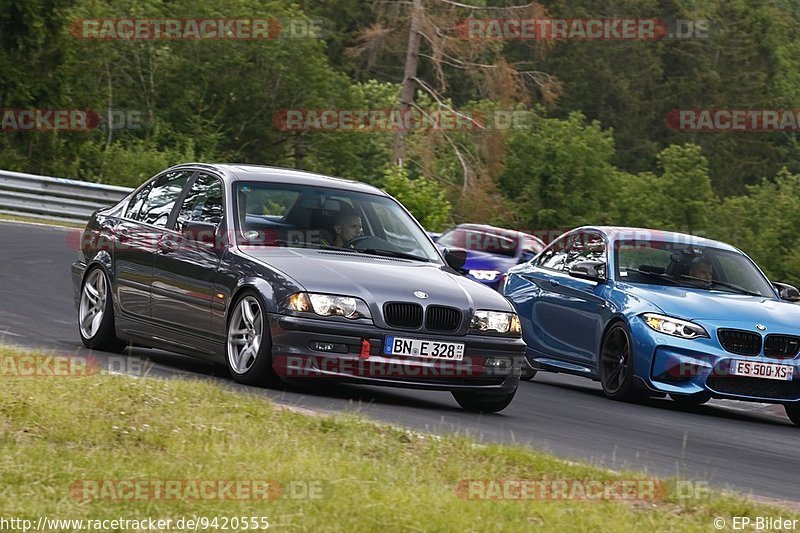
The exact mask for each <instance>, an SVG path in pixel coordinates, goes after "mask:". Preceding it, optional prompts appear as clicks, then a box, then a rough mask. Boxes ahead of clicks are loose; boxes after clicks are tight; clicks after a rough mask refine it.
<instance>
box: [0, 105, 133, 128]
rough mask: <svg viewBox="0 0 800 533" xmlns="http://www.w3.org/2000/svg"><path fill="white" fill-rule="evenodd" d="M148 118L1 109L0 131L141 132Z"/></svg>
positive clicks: (125, 112)
mask: <svg viewBox="0 0 800 533" xmlns="http://www.w3.org/2000/svg"><path fill="white" fill-rule="evenodd" d="M146 126H147V114H146V113H145V112H144V111H141V110H138V109H115V110H107V111H102V112H101V111H97V110H95V109H0V131H4V132H13V131H64V132H69V131H74V132H88V131H95V130H102V131H107V130H114V131H118V130H143V129H145V127H146Z"/></svg>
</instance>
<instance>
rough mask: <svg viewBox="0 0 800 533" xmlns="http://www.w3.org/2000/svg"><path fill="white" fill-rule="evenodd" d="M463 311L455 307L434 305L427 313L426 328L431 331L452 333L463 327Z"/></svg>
mask: <svg viewBox="0 0 800 533" xmlns="http://www.w3.org/2000/svg"><path fill="white" fill-rule="evenodd" d="M461 320H462V314H461V311H460V310H458V309H456V308H454V307H443V306H441V305H432V306H430V307H428V311H427V312H426V313H425V327H426V328H427V329H428V330H430V331H440V332H443V333H451V332H453V331H457V330H458V329H459V328H460V327H461Z"/></svg>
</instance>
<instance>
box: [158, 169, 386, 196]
mask: <svg viewBox="0 0 800 533" xmlns="http://www.w3.org/2000/svg"><path fill="white" fill-rule="evenodd" d="M186 167H191V168H200V169H202V168H205V169H208V170H210V171H214V172H216V173H217V174H219V176H220V177H222V178H223V179H224V180H225V181H226V182H228V183H233V182H236V181H261V182H265V183H287V184H291V185H305V186H309V187H329V188H334V189H345V190H349V191H355V192H363V193H367V194H377V195H380V196H389V195H388V194H386V193H385V192H384V191H382V190H380V189H378V188H377V187H373V186H372V185H367V184H366V183H362V182H360V181H354V180H348V179H344V178H335V177H332V176H325V175H323V174H315V173H313V172H306V171H304V170H295V169H291V168H281V167H267V166H261V165H247V164H239V163H183V164H180V165H176V166H174V167H172V168H170V169H169V170H178V169H181V168H186Z"/></svg>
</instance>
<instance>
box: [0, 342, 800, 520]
mask: <svg viewBox="0 0 800 533" xmlns="http://www.w3.org/2000/svg"><path fill="white" fill-rule="evenodd" d="M17 355H18V352H17V351H15V350H13V349H11V348H0V379H2V381H3V383H2V387H0V450H1V451H2V453H0V487H2V489H0V491H2V492H0V496H2V497H0V516H2V517H12V516H13V517H24V518H29V519H32V520H34V523H36V522H35V521H36V519H37V518H38V517H40V516H47V517H48V518H51V519H52V518H61V519H89V520H108V519H115V518H124V519H141V518H144V517H154V518H162V519H166V518H172V519H173V520H178V519H179V518H181V517H184V518H187V517H200V516H204V517H215V516H216V517H234V516H236V517H240V516H246V517H268V522H269V525H270V528H271V529H289V528H291V529H293V530H301V531H320V530H321V531H381V530H383V531H389V530H391V531H394V530H404V531H523V530H529V529H531V528H532V527H537V528H541V529H544V530H548V531H549V530H552V531H555V530H563V531H604V532H613V531H620V532H629V531H634V530H653V531H713V530H714V525H713V524H714V519H715V518H716V517H723V518H724V519H725V520H726V522H727V524H728V527H726V529H728V530H730V529H729V528H730V525H731V524H732V521H731V517H733V516H750V517H755V516H777V515H781V516H782V517H783V518H798V519H800V513H797V512H794V511H789V510H787V509H779V508H775V507H772V506H766V505H763V504H759V503H755V502H752V501H749V500H744V499H739V498H735V497H731V496H722V495H719V494H713V495H711V496H709V497H707V498H699V499H696V498H693V499H679V498H677V497H676V494H675V487H674V486H673V487H672V488H671V490H670V493H669V494H668V495H667V496H666V497H665V498H664V499H659V500H658V501H636V502H631V501H627V502H623V501H595V502H587V501H547V500H525V501H518V500H474V499H466V498H464V497H462V496H460V495H459V494H457V491H456V487H457V486H458V484H459V482H461V481H462V480H465V479H479V480H504V479H505V480H519V479H532V480H538V479H542V478H549V479H563V480H603V481H611V480H619V479H632V478H637V479H644V476H642V475H641V474H638V475H634V474H613V473H609V472H607V471H605V470H601V469H597V468H594V467H591V466H588V465H580V464H575V463H569V462H565V461H562V460H560V459H557V458H555V457H553V456H551V455H548V454H544V453H539V452H536V451H534V450H530V449H527V448H522V447H512V446H500V445H489V446H483V445H477V444H476V443H475V442H473V441H471V440H469V439H467V438H462V437H441V438H439V437H430V436H425V435H420V434H417V433H414V432H410V431H407V430H403V429H400V428H396V427H392V426H388V425H380V424H376V423H373V422H369V421H366V420H364V419H361V418H357V417H354V416H336V417H333V416H322V415H309V414H306V413H302V412H297V411H293V410H288V409H283V408H278V407H277V406H275V405H274V404H271V403H270V402H269V401H268V400H266V399H265V398H263V397H259V396H257V395H250V394H243V393H241V392H235V391H231V390H228V389H226V388H225V387H223V386H220V385H217V384H213V383H208V382H202V381H191V380H179V379H173V380H160V379H149V378H144V379H132V378H126V377H119V376H111V375H105V374H98V375H94V376H88V377H52V376H51V377H37V378H21V377H11V376H10V374H13V372H10V371H9V369H12V370H13V368H14V365H15V364H16V363H17V362H18V360H16V359H15V358H16V356H17ZM15 361H16V362H15ZM476 416H477V415H476ZM81 480H93V481H94V482H97V481H102V480H112V482H111V484H106V485H105V486H106V488H109V487H116V488H117V489H115V490H119V491H120V492H114V490H111V491H105V490H104V489H101V490H100V492H96V493H94V494H95V495H96V496H97V497H96V498H95V499H91V500H88V501H87V500H86V499H82V498H81V497H80V496H78V497H76V493H75V492H74V487H75V485H76V482H81ZM123 480H126V481H135V480H138V481H139V482H141V481H142V480H238V481H247V480H276V481H278V482H280V484H281V486H282V487H283V492H282V493H281V495H280V496H278V497H277V498H275V499H270V500H258V501H245V500H241V499H233V500H219V499H209V500H205V499H180V498H177V499H176V498H169V499H165V498H152V497H144V498H142V499H141V500H131V499H129V496H130V494H131V493H127V494H128V495H127V496H126V495H123V494H122V488H123V485H121V484H120V482H121V481H123ZM84 483H85V481H84ZM672 483H674V481H673V482H672ZM81 486H83V487H86V486H87V485H85V484H84V485H81ZM71 488H72V489H73V491H72V492H71ZM309 490H310V492H311V493H312V494H310V496H311V497H309V494H308V491H309ZM90 492H91V491H90ZM181 493H182V494H184V495H189V494H190V493H189V492H183V491H182V492H181ZM78 494H83V495H84V496H85V495H86V492H82V493H78ZM241 494H243V493H241ZM114 496H116V497H118V498H120V499H118V500H113V499H109V498H112V497H114ZM184 529H185V528H184ZM230 529H233V530H239V531H241V530H244V528H243V527H241V526H240V527H238V528H235V529H234V528H230ZM251 529H252V528H251ZM51 530H61V531H68V530H70V529H68V528H66V527H65V528H62V529H51ZM108 530H113V529H108ZM120 530H121V529H120Z"/></svg>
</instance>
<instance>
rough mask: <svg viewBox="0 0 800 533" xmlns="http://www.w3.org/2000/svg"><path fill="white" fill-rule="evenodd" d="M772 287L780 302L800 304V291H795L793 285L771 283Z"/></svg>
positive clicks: (795, 288)
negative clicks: (776, 292)
mask: <svg viewBox="0 0 800 533" xmlns="http://www.w3.org/2000/svg"><path fill="white" fill-rule="evenodd" d="M773 285H774V286H775V289H776V290H777V291H778V294H779V295H780V297H781V300H786V301H787V302H800V290H797V287H795V286H794V285H789V284H787V283H773Z"/></svg>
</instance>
